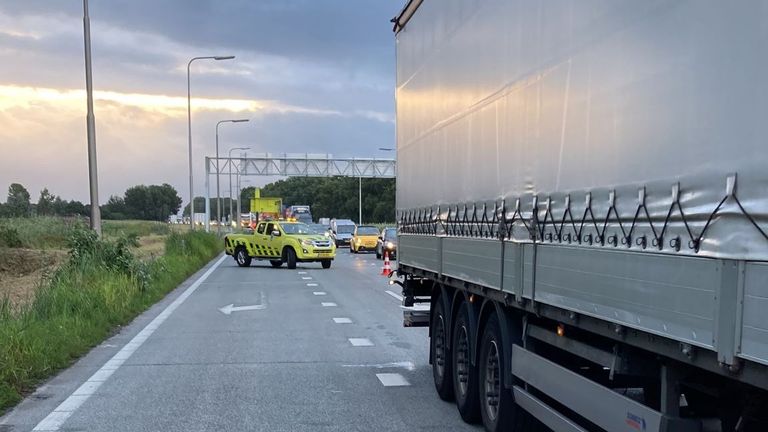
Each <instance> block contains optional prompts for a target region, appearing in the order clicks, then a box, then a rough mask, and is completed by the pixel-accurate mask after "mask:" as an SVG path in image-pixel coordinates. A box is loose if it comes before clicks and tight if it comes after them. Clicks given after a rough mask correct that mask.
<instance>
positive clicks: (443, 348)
mask: <svg viewBox="0 0 768 432" xmlns="http://www.w3.org/2000/svg"><path fill="white" fill-rule="evenodd" d="M449 325H450V324H449V323H448V318H447V317H446V316H445V306H444V305H443V301H442V299H438V300H437V302H436V304H435V311H434V312H433V314H432V323H431V326H432V328H431V329H430V334H431V335H432V336H431V337H430V338H429V349H430V351H431V356H430V357H431V358H432V378H433V380H434V381H435V390H437V394H438V395H439V396H440V399H442V400H444V401H452V400H453V373H452V372H451V363H452V362H451V351H450V349H449V345H450V344H449V343H448V326H449Z"/></svg>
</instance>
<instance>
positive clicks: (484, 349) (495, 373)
mask: <svg viewBox="0 0 768 432" xmlns="http://www.w3.org/2000/svg"><path fill="white" fill-rule="evenodd" d="M510 354H511V353H506V352H504V342H503V339H502V335H501V326H500V325H499V319H498V317H497V316H496V314H493V315H491V317H490V318H488V321H487V322H486V324H485V330H484V331H483V336H482V338H481V342H480V355H479V357H480V358H479V360H478V369H479V371H478V372H479V378H478V383H479V391H480V414H481V416H482V418H483V426H485V430H487V431H489V432H498V431H516V432H527V431H539V430H541V425H540V423H539V422H538V421H537V420H535V419H534V418H533V417H531V416H530V415H529V414H528V413H527V412H525V411H524V410H522V409H520V408H519V407H518V406H517V404H516V403H515V397H514V395H513V394H512V392H511V391H510V390H509V389H505V388H504V376H505V374H506V373H508V371H507V367H508V365H509V364H510V362H509V359H510ZM497 395H498V396H497Z"/></svg>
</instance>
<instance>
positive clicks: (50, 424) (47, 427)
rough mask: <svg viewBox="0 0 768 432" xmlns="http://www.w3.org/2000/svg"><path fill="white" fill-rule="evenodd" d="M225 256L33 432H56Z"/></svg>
mask: <svg viewBox="0 0 768 432" xmlns="http://www.w3.org/2000/svg"><path fill="white" fill-rule="evenodd" d="M226 258H227V255H223V256H222V257H221V258H219V260H218V261H216V263H215V264H213V266H211V268H209V269H208V270H207V271H206V272H205V273H203V275H202V276H200V277H199V278H198V279H197V280H196V281H195V282H194V283H193V284H192V285H190V286H189V288H187V289H186V290H185V291H184V292H183V293H182V294H181V295H180V296H179V297H178V298H177V299H176V300H174V301H173V303H171V304H169V305H168V306H167V307H166V308H165V309H164V310H163V311H162V312H160V314H159V315H158V316H156V317H155V319H153V320H152V321H151V322H150V323H149V324H147V325H146V326H145V327H144V329H142V330H141V331H140V332H139V333H138V334H137V335H136V336H134V337H133V339H131V341H130V342H129V343H128V344H126V345H125V346H124V347H123V348H122V349H121V350H120V351H118V352H117V354H115V355H114V356H112V358H111V359H110V360H109V361H108V362H107V363H106V364H104V366H102V367H101V368H100V369H99V370H98V371H96V373H94V374H93V375H91V377H90V378H88V380H87V381H86V382H84V383H83V384H82V385H81V386H80V387H79V388H78V389H77V390H75V391H74V392H73V393H72V394H71V395H69V397H67V398H66V399H65V400H64V402H62V403H61V404H59V406H57V407H56V408H54V410H53V411H52V412H51V413H50V414H48V415H47V416H46V417H45V418H44V419H43V420H42V421H41V422H40V423H38V424H37V426H35V428H34V429H33V430H35V431H58V430H59V429H60V428H61V426H62V425H63V424H64V422H66V421H67V419H68V418H69V417H70V416H71V415H72V414H73V413H74V412H75V411H76V410H77V408H78V407H80V405H82V404H83V403H84V402H85V401H86V400H88V398H89V397H91V395H93V394H94V393H95V392H96V390H98V388H99V387H100V386H101V385H102V384H103V383H104V382H105V380H106V379H107V378H109V376H110V375H112V374H113V373H114V372H115V371H116V370H117V369H118V368H119V367H120V366H121V365H122V364H123V362H124V361H125V360H127V359H128V358H129V357H130V356H131V355H132V354H133V353H134V352H136V350H137V349H138V348H139V347H140V346H141V344H143V343H144V341H145V340H147V338H149V337H150V336H151V335H152V333H154V331H155V330H156V329H157V328H158V327H160V324H162V323H163V322H164V321H165V320H166V319H168V317H169V316H170V315H171V314H172V313H173V311H175V310H176V309H177V308H178V307H179V306H180V305H181V304H182V303H184V301H185V300H186V299H187V298H188V297H189V296H191V295H192V293H194V292H195V290H197V288H198V287H199V286H200V285H201V284H202V283H203V282H204V281H205V280H206V279H207V278H208V276H210V275H211V273H213V272H214V271H215V270H216V269H217V268H218V267H219V265H220V264H221V263H222V262H224V260H225V259H226Z"/></svg>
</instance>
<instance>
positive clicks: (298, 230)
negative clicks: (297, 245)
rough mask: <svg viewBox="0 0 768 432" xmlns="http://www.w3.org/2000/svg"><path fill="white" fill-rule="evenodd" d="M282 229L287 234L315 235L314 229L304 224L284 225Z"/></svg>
mask: <svg viewBox="0 0 768 432" xmlns="http://www.w3.org/2000/svg"><path fill="white" fill-rule="evenodd" d="M282 227H283V231H285V233H286V234H315V232H314V231H313V230H312V228H310V227H309V226H307V224H303V223H292V224H283V225H282Z"/></svg>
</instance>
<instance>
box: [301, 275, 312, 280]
mask: <svg viewBox="0 0 768 432" xmlns="http://www.w3.org/2000/svg"><path fill="white" fill-rule="evenodd" d="M301 280H312V278H311V277H309V276H304V277H303V278H301Z"/></svg>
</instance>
